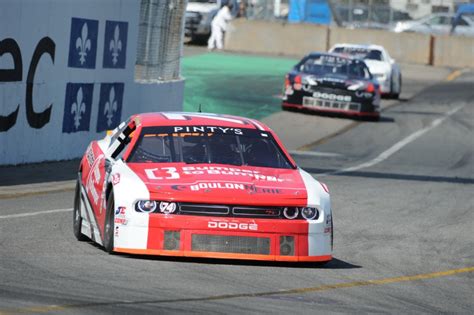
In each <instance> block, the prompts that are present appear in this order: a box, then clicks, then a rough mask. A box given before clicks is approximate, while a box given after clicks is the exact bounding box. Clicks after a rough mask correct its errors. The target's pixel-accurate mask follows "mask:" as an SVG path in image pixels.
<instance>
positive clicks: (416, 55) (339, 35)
mask: <svg viewBox="0 0 474 315" xmlns="http://www.w3.org/2000/svg"><path fill="white" fill-rule="evenodd" d="M329 43H330V46H331V47H332V46H333V45H335V44H337V43H350V44H374V45H381V46H383V47H385V49H387V51H388V52H389V54H390V56H391V57H392V58H394V59H396V60H397V61H401V62H408V63H421V64H427V63H428V61H429V57H430V36H427V35H423V34H416V33H401V34H398V33H393V32H387V31H382V30H371V29H355V30H351V29H345V28H337V27H335V28H331V29H330V40H329Z"/></svg>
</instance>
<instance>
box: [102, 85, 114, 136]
mask: <svg viewBox="0 0 474 315" xmlns="http://www.w3.org/2000/svg"><path fill="white" fill-rule="evenodd" d="M116 111H117V101H116V100H115V89H114V87H113V86H112V88H111V89H110V93H109V101H108V102H107V103H105V108H104V115H105V117H107V127H110V126H111V125H112V118H113V117H114V113H115V112H116Z"/></svg>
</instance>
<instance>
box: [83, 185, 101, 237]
mask: <svg viewBox="0 0 474 315" xmlns="http://www.w3.org/2000/svg"><path fill="white" fill-rule="evenodd" d="M81 217H82V219H83V220H82V227H81V233H82V234H84V235H86V236H87V237H89V238H90V239H91V240H93V241H94V242H96V243H97V244H99V245H103V243H102V237H101V235H100V231H99V226H98V225H97V220H96V218H95V214H94V211H93V210H92V206H91V204H90V201H89V198H88V197H87V194H86V191H85V190H84V187H83V186H82V184H81Z"/></svg>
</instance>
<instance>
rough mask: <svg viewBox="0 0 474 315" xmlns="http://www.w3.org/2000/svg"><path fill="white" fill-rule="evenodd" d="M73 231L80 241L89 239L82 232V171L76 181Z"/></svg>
mask: <svg viewBox="0 0 474 315" xmlns="http://www.w3.org/2000/svg"><path fill="white" fill-rule="evenodd" d="M72 212H73V213H72V229H73V230H72V231H73V233H74V236H75V237H76V239H77V240H78V241H79V242H84V241H87V239H88V238H87V236H85V235H84V234H82V233H81V228H82V217H81V173H79V175H78V178H77V181H76V192H75V194H74V208H73V211H72Z"/></svg>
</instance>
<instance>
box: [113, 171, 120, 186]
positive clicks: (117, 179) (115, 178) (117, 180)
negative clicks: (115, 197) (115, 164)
mask: <svg viewBox="0 0 474 315" xmlns="http://www.w3.org/2000/svg"><path fill="white" fill-rule="evenodd" d="M118 183H120V174H118V173H117V174H112V185H114V186H115V185H117V184H118Z"/></svg>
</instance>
